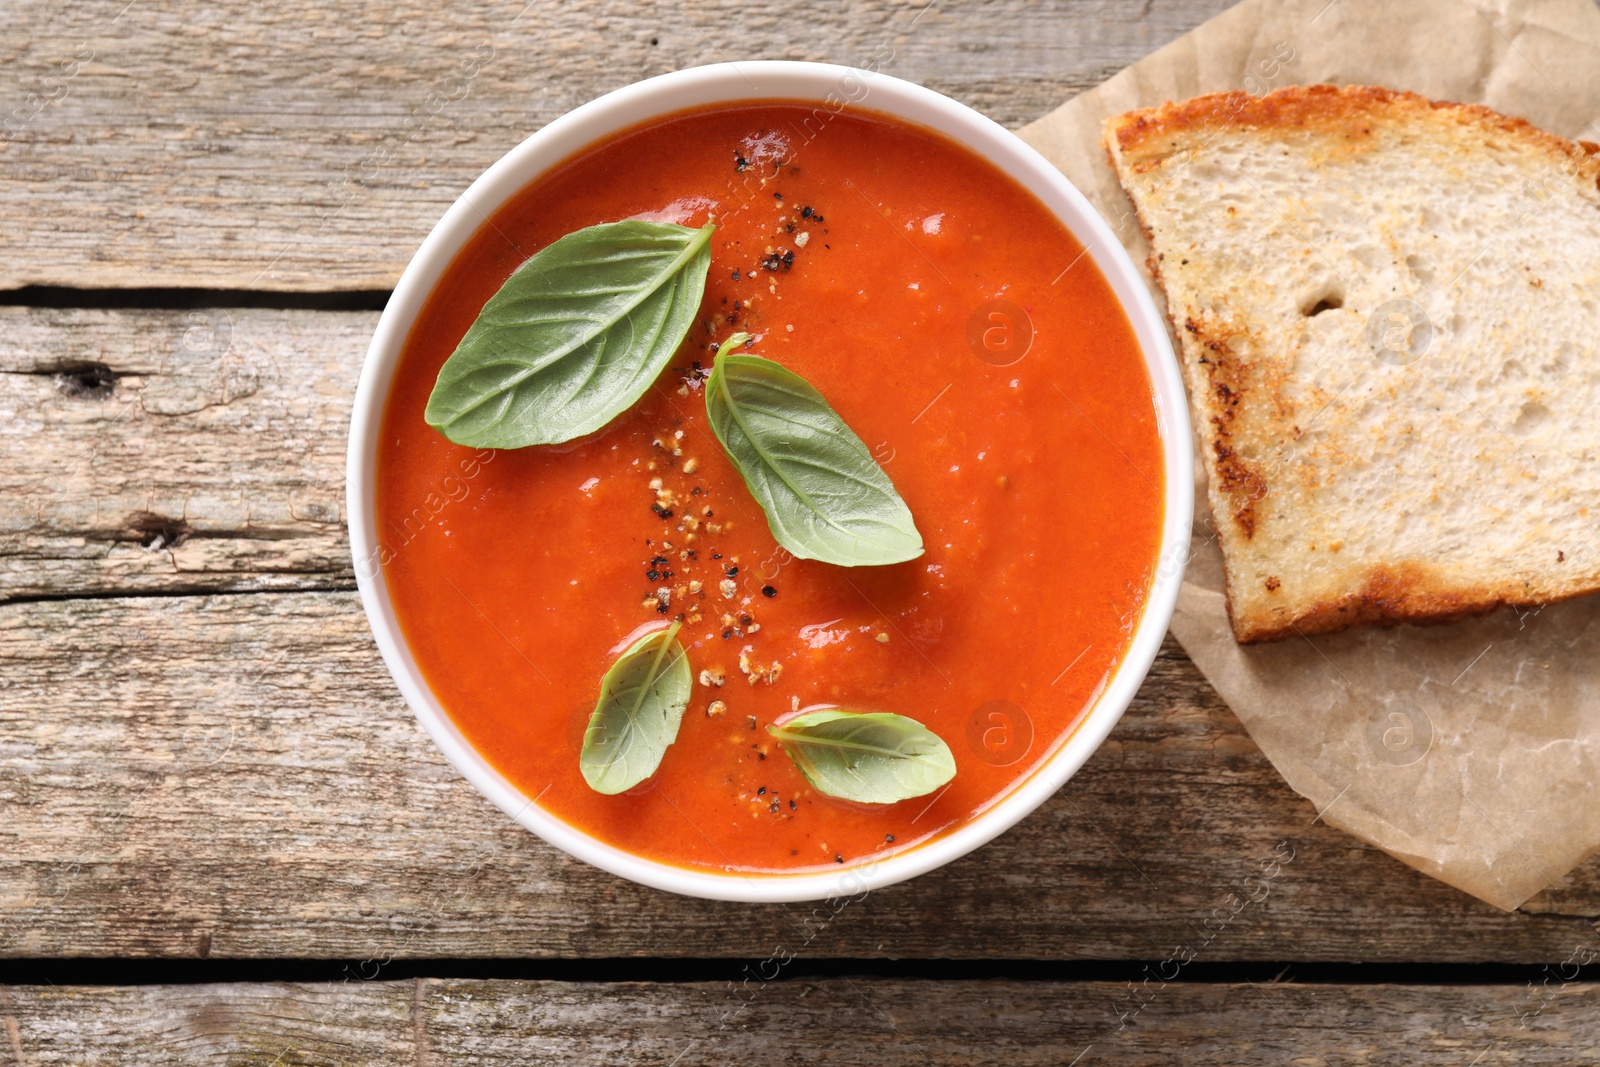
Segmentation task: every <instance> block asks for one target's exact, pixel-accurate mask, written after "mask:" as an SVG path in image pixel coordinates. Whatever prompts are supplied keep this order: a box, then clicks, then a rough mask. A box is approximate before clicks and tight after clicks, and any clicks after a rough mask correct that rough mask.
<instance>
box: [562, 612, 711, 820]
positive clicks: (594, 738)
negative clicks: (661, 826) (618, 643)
mask: <svg viewBox="0 0 1600 1067" xmlns="http://www.w3.org/2000/svg"><path fill="white" fill-rule="evenodd" d="M682 626H683V624H682V623H679V622H674V623H673V624H672V625H671V626H670V627H668V628H667V629H665V630H655V631H653V632H651V633H648V634H645V635H644V636H643V637H641V638H639V640H637V641H635V642H634V643H633V644H632V645H630V646H628V649H627V651H625V652H623V653H622V655H621V656H618V657H617V661H616V662H615V663H613V664H612V665H611V668H610V670H608V671H606V673H605V676H604V677H603V678H601V679H600V702H599V703H598V704H596V705H595V709H594V714H592V715H590V716H589V727H588V729H586V730H585V731H584V732H583V750H582V752H581V753H580V754H579V756H578V766H579V767H580V768H581V769H582V770H583V780H584V781H586V782H588V783H589V788H591V789H593V790H594V791H595V792H597V793H606V794H614V793H621V792H624V791H626V790H629V789H632V788H633V787H634V786H636V785H638V784H639V783H640V782H642V781H644V780H645V779H646V778H649V777H650V776H651V775H652V774H654V773H656V768H657V767H659V766H661V757H662V756H663V755H665V754H666V751H667V746H668V745H670V744H672V742H673V741H675V740H677V737H678V726H679V724H681V723H682V722H683V709H684V708H686V707H688V706H689V690H690V687H691V686H692V685H693V684H694V679H693V677H692V675H691V673H690V670H689V656H688V653H687V652H685V651H684V648H683V646H682V645H681V644H679V643H678V630H679V629H681V628H682Z"/></svg>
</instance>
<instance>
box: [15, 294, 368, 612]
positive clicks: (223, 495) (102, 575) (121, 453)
mask: <svg viewBox="0 0 1600 1067" xmlns="http://www.w3.org/2000/svg"><path fill="white" fill-rule="evenodd" d="M377 318H378V317H377V314H376V313H373V312H365V313H340V312H312V311H275V310H261V309H255V310H246V309H241V308H233V309H228V308H212V309H207V310H204V311H98V310H78V311H73V310H66V311H63V310H49V309H30V308H17V307H10V308H0V601H4V600H11V599H15V598H17V597H31V596H63V595H84V594H94V595H105V594H108V593H116V592H124V593H125V592H169V593H170V592H194V591H213V590H256V589H309V588H330V587H348V586H349V585H350V584H351V583H352V582H353V581H354V577H353V575H352V573H351V564H350V549H349V540H348V538H347V536H346V533H345V527H344V523H343V521H342V518H343V512H344V450H345V436H346V433H347V431H348V427H349V424H350V401H351V397H352V396H354V394H355V382H356V377H357V375H358V374H359V372H360V368H361V358H362V355H363V354H364V352H365V351H366V345H367V342H368V340H369V339H370V338H371V335H372V330H373V327H374V326H375V325H376V323H377Z"/></svg>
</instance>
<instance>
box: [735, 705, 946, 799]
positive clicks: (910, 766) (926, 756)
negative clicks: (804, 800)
mask: <svg viewBox="0 0 1600 1067" xmlns="http://www.w3.org/2000/svg"><path fill="white" fill-rule="evenodd" d="M767 732H768V733H770V734H771V735H772V736H773V737H775V738H777V739H778V741H779V742H780V743H781V744H782V745H783V749H784V751H785V752H787V753H789V758H790V759H792V760H794V762H795V766H797V767H799V768H800V773H801V774H803V775H805V777H806V781H808V782H810V783H811V785H812V787H813V788H815V789H816V790H817V792H819V793H826V794H827V795H828V796H830V797H840V798H842V799H844V800H854V801H858V802H860V803H863V804H893V803H894V802H895V801H897V800H910V799H911V798H912V797H920V796H924V795H926V794H928V793H931V792H933V791H934V790H935V789H938V788H939V787H940V786H942V785H944V784H945V783H946V782H948V781H950V779H952V778H954V777H955V776H956V758H955V756H953V755H951V754H950V746H949V745H947V744H945V743H944V742H943V741H942V740H940V738H939V735H938V734H936V733H934V732H933V731H932V730H930V729H928V728H927V727H926V726H924V725H922V724H921V723H920V722H918V721H917V720H915V719H909V718H907V717H906V716H904V715H891V714H888V713H886V712H860V711H845V710H843V709H840V708H825V709H823V710H821V711H808V712H806V713H805V714H803V715H797V716H796V717H794V718H792V719H790V720H788V721H787V722H783V723H779V724H778V725H776V726H769V727H767Z"/></svg>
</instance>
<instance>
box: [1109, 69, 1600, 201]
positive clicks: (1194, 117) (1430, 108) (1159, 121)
mask: <svg viewBox="0 0 1600 1067" xmlns="http://www.w3.org/2000/svg"><path fill="white" fill-rule="evenodd" d="M1420 112H1434V113H1439V112H1444V113H1447V114H1448V116H1449V118H1450V119H1452V120H1453V121H1456V122H1460V123H1463V124H1471V125H1476V126H1479V127H1481V128H1485V129H1494V130H1499V131H1501V132H1503V133H1507V134H1512V135H1515V136H1516V137H1518V138H1520V139H1523V140H1525V141H1528V142H1531V143H1534V144H1537V145H1539V146H1541V147H1543V148H1545V149H1547V150H1548V151H1550V152H1553V153H1557V154H1559V155H1561V156H1563V157H1565V158H1567V159H1570V160H1574V161H1575V162H1577V163H1578V164H1579V165H1585V166H1587V167H1588V168H1589V169H1591V170H1592V171H1593V172H1594V176H1595V179H1596V184H1597V186H1600V159H1597V158H1596V157H1597V155H1600V145H1595V144H1593V143H1591V142H1588V141H1576V142H1574V141H1569V140H1567V139H1566V138H1564V137H1557V136H1556V135H1555V134H1553V133H1550V132H1548V131H1546V130H1541V129H1539V128H1538V127H1537V126H1535V125H1533V124H1532V123H1530V122H1527V121H1525V120H1523V119H1518V118H1512V117H1511V116H1509V115H1502V114H1501V113H1500V112H1498V111H1494V110H1492V109H1490V108H1487V107H1484V106H1482V105H1481V104H1458V103H1454V102H1452V101H1448V100H1429V99H1428V98H1427V97H1425V96H1419V95H1417V94H1416V93H1408V92H1400V91H1397V90H1394V89H1384V88H1380V87H1378V86H1372V85H1291V86H1287V87H1285V88H1283V89H1276V90H1274V91H1272V92H1270V93H1267V94H1265V95H1263V96H1252V95H1250V94H1249V93H1243V92H1228V93H1208V94H1206V95H1204V96H1196V97H1193V98H1192V99H1189V100H1185V101H1183V102H1182V103H1166V104H1162V105H1160V106H1159V107H1152V108H1144V109H1141V110H1139V111H1130V112H1128V113H1126V114H1123V115H1117V116H1114V117H1112V118H1110V119H1108V120H1107V121H1106V135H1107V136H1108V137H1115V138H1116V140H1117V147H1118V150H1119V151H1120V152H1121V153H1122V156H1123V158H1124V160H1125V162H1126V163H1128V164H1129V165H1131V166H1133V167H1135V168H1136V169H1142V168H1144V167H1147V166H1152V165H1159V163H1160V160H1161V158H1162V157H1164V155H1165V153H1166V151H1167V150H1168V148H1170V147H1171V146H1170V144H1168V143H1166V142H1167V141H1169V140H1170V139H1171V137H1172V135H1173V134H1174V133H1175V132H1178V131H1182V132H1184V133H1192V132H1194V131H1195V130H1197V129H1201V130H1203V129H1209V128H1214V127H1216V126H1218V125H1222V124H1225V125H1228V126H1231V127H1272V128H1274V129H1309V130H1317V131H1319V132H1322V133H1325V134H1331V135H1338V136H1342V137H1345V138H1348V139H1351V140H1356V139H1360V138H1365V137H1368V136H1370V135H1371V133H1372V122H1373V120H1374V119H1375V118H1387V117H1396V116H1400V115H1403V114H1406V113H1412V114H1416V113H1420Z"/></svg>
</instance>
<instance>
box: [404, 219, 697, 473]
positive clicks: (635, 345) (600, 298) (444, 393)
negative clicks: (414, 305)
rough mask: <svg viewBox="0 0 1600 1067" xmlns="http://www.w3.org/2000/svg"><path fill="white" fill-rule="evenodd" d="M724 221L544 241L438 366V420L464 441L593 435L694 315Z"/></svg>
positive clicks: (594, 229)
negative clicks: (713, 240) (719, 225)
mask: <svg viewBox="0 0 1600 1067" xmlns="http://www.w3.org/2000/svg"><path fill="white" fill-rule="evenodd" d="M714 229H715V227H714V226H712V225H711V223H709V222H708V223H706V224H705V225H704V226H702V227H700V229H698V230H691V229H689V228H688V227H687V226H677V225H674V224H672V223H669V222H639V221H637V220H630V221H627V222H608V223H603V224H601V225H599V226H590V227H588V228H586V229H582V230H579V231H577V232H576V233H569V234H567V235H566V236H565V237H563V238H561V239H560V240H558V241H556V242H554V243H553V244H551V245H549V246H547V247H546V248H543V249H541V250H540V251H539V252H538V253H536V254H535V255H534V257H533V258H532V259H530V260H528V262H526V263H524V264H523V265H522V266H520V267H518V268H517V270H516V273H514V274H512V275H511V277H510V278H508V279H506V283H505V284H504V285H502V286H501V287H500V291H499V292H497V293H495V294H494V295H493V296H491V297H490V298H489V302H488V303H486V304H484V305H483V310H482V311H481V312H479V313H478V318H477V321H475V322H474V323H473V324H472V326H471V328H469V329H468V330H467V333H466V336H465V337H463V338H462V339H461V343H460V344H459V345H457V346H456V350H455V352H453V353H452V354H451V356H450V358H449V359H447V360H445V363H444V366H443V367H441V368H440V369H439V378H438V381H437V382H435V383H434V387H433V395H431V396H430V397H428V407H427V411H426V412H425V414H424V417H425V418H426V419H427V421H428V425H430V426H434V427H437V428H438V429H439V430H440V431H441V432H442V433H443V434H444V435H445V436H446V437H448V438H449V439H450V440H452V441H454V442H455V443H456V444H458V445H470V446H472V447H474V448H523V447H525V446H527V445H549V444H559V443H561V442H562V441H570V440H572V439H573V438H575V437H582V436H583V435H584V434H587V433H593V432H594V431H595V430H598V429H600V427H602V426H604V425H605V424H606V423H608V422H610V421H611V420H612V419H614V418H616V417H617V416H618V415H620V414H622V413H623V412H624V411H626V410H628V408H629V407H631V406H633V403H634V402H635V401H637V400H638V399H639V398H640V397H641V396H643V395H644V392H645V390H646V389H648V388H650V385H651V384H652V383H653V382H654V381H655V380H656V378H657V377H658V376H659V375H660V374H661V370H662V368H663V367H665V366H666V365H667V361H668V360H670V359H671V358H672V354H673V353H674V352H676V351H677V350H678V346H679V345H680V344H681V343H682V342H683V338H684V336H685V335H686V334H687V333H688V332H689V327H690V325H692V324H693V322H694V315H695V312H696V311H697V310H698V309H699V307H700V300H701V298H702V297H703V296H704V295H705V288H706V272H707V271H708V270H710V268H711V234H712V231H713V230H714Z"/></svg>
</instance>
